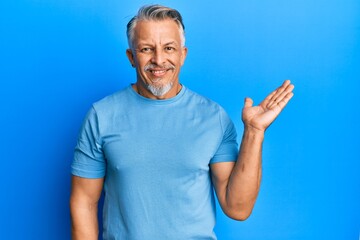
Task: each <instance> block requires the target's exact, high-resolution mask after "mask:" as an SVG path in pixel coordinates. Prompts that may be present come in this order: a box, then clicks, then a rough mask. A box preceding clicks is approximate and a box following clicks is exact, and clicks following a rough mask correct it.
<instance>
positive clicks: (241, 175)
mask: <svg viewBox="0 0 360 240" xmlns="http://www.w3.org/2000/svg"><path fill="white" fill-rule="evenodd" d="M135 39H136V40H135V41H134V42H133V49H128V50H127V51H126V54H127V56H128V58H129V61H130V63H131V65H132V66H133V67H134V68H136V73H137V82H136V84H134V85H133V88H134V90H135V91H137V92H138V93H139V94H141V95H142V96H144V97H147V98H151V99H168V98H171V97H174V96H176V94H177V93H178V92H179V91H180V89H181V85H180V83H179V73H180V68H181V66H182V65H183V64H184V61H185V58H186V54H187V49H186V48H185V47H182V46H181V38H180V31H179V28H178V26H177V25H176V23H175V22H174V21H172V20H163V21H140V22H138V24H137V25H136V27H135ZM148 64H153V65H154V66H153V67H152V68H150V71H145V70H144V68H145V66H146V65H148ZM170 64H171V65H172V66H174V68H166V67H163V66H164V65H170ZM169 82H173V86H172V88H171V89H170V90H169V92H167V93H166V94H164V95H163V96H155V95H154V94H152V93H151V92H150V91H149V90H148V89H147V88H146V84H153V85H154V86H158V87H159V86H164V85H166V84H167V83H169ZM293 89H294V86H293V85H292V84H291V83H290V81H289V80H286V81H284V83H283V84H282V85H281V86H280V87H279V88H277V89H276V90H275V91H273V92H272V93H271V94H269V95H268V96H267V97H266V98H265V99H264V100H263V101H262V102H261V103H260V104H259V105H258V106H253V101H252V100H251V98H246V99H245V103H244V107H243V110H242V121H243V123H244V133H243V137H242V142H241V146H240V150H239V154H238V159H237V162H236V163H234V162H221V163H215V164H212V165H211V166H210V168H211V177H212V181H213V185H214V188H215V191H216V195H217V197H218V199H219V203H220V205H221V208H222V209H223V211H224V212H225V214H226V215H227V216H229V217H230V218H233V219H236V220H245V219H247V218H248V217H249V216H250V214H251V212H252V209H253V207H254V204H255V201H256V198H257V195H258V192H259V188H260V181H261V161H262V160H261V157H262V143H263V140H264V133H265V131H266V129H267V128H268V127H269V126H270V124H271V123H272V122H273V121H274V120H275V119H276V117H277V116H278V115H279V114H280V112H281V111H282V110H283V109H284V107H285V106H286V105H287V103H288V102H289V100H290V99H291V98H292V97H293V93H292V91H293ZM103 183H104V179H103V178H100V179H86V178H81V177H77V176H73V177H72V193H71V197H70V209H71V218H72V237H73V239H74V240H80V239H81V240H82V239H86V240H92V239H94V240H95V239H98V232H99V230H98V222H97V209H98V201H99V198H100V195H101V191H102V187H103Z"/></svg>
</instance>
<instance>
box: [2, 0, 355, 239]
mask: <svg viewBox="0 0 360 240" xmlns="http://www.w3.org/2000/svg"><path fill="white" fill-rule="evenodd" d="M145 3H148V2H145V1H140V0H139V1H114V0H109V1H95V0H94V1H85V0H78V1H70V0H62V1H55V0H47V1H40V0H7V1H6V0H5V1H1V2H0V82H1V86H0V103H1V107H0V109H1V117H0V126H1V140H0V141H1V144H0V149H1V155H0V159H1V166H2V173H1V177H0V178H1V179H0V180H1V181H0V182H1V198H0V214H1V217H0V229H1V231H0V234H1V236H0V238H1V239H36V240H40V239H46V240H48V239H52V240H56V239H59V240H60V239H61V240H63V239H69V238H70V220H69V211H68V199H69V194H70V173H69V168H70V163H71V160H72V154H73V147H74V145H75V141H76V137H77V133H78V130H79V127H80V124H81V122H82V119H83V117H84V115H85V113H86V112H87V110H88V109H89V107H90V105H91V103H92V102H94V101H96V100H98V99H100V98H102V97H103V96H105V95H107V94H110V93H112V92H114V91H116V90H118V89H121V88H122V87H124V86H127V85H128V84H129V83H131V82H134V80H135V73H134V71H133V69H132V68H131V67H130V65H129V63H128V61H127V59H126V56H125V49H126V47H127V41H126V38H125V25H126V23H127V22H128V20H129V19H130V17H132V16H133V15H134V14H135V12H136V10H137V8H138V7H139V6H140V5H143V4H145ZM160 3H162V4H166V5H169V6H172V7H175V8H177V9H179V10H180V11H181V13H182V14H183V17H184V20H185V25H186V33H187V46H188V48H189V54H188V58H187V61H186V63H185V66H184V68H183V71H182V75H181V80H182V82H183V83H184V84H185V85H187V86H188V87H189V88H192V89H193V90H195V91H198V92H200V93H201V94H203V95H205V96H208V97H210V98H212V99H214V100H215V101H217V102H219V103H220V104H221V105H223V106H224V108H225V109H226V110H227V111H228V113H229V114H230V116H231V118H232V119H233V120H234V122H235V123H236V126H237V129H238V132H239V133H241V132H242V124H241V121H240V113H241V108H242V104H243V98H244V97H245V96H250V97H252V98H253V99H254V100H255V102H256V103H258V102H259V101H261V100H262V98H263V97H264V96H265V95H266V94H267V93H268V92H269V91H271V90H272V89H273V88H275V87H277V85H279V84H280V83H281V82H282V81H283V80H284V79H292V81H293V83H294V84H295V85H296V89H295V97H294V99H293V100H292V101H291V103H290V104H289V106H288V107H287V108H286V109H285V111H284V112H283V113H282V115H281V116H280V117H279V119H277V120H276V122H275V123H274V124H273V125H272V126H271V128H270V129H269V130H268V132H267V133H266V140H265V143H264V159H263V181H262V187H261V191H260V194H259V198H258V201H257V204H256V206H255V209H254V212H253V215H252V216H251V217H250V218H249V219H248V220H247V221H245V222H236V221H233V220H230V219H228V218H226V217H224V215H223V213H222V212H221V211H219V212H218V224H217V227H216V231H217V233H218V236H219V240H223V239H224V240H228V239H274V240H275V239H276V240H279V239H299V240H300V239H301V240H303V239H358V237H359V228H360V205H359V202H360V191H359V190H360V177H359V167H360V163H359V160H360V151H359V148H360V144H359V140H358V138H359V135H360V127H359V117H360V111H359V110H360V108H359V103H360V101H359V94H358V92H359V90H360V88H359V81H360V2H359V1H357V0H327V1H325V0H303V1H300V0H271V1H270V0H265V1H260V0H253V1H235V0H222V1H221V3H215V2H214V3H212V2H211V1H205V0H199V1H170V0H169V1H160ZM239 135H241V134H239Z"/></svg>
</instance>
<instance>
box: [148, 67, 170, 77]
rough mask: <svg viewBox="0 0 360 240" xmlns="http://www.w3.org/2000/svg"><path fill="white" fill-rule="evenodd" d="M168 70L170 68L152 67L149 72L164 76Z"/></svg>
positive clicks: (156, 75)
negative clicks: (159, 68) (157, 68)
mask: <svg viewBox="0 0 360 240" xmlns="http://www.w3.org/2000/svg"><path fill="white" fill-rule="evenodd" d="M168 70H169V69H162V70H151V69H149V70H148V72H150V73H151V74H152V75H153V76H155V77H162V76H164V75H165V74H166V72H167V71H168Z"/></svg>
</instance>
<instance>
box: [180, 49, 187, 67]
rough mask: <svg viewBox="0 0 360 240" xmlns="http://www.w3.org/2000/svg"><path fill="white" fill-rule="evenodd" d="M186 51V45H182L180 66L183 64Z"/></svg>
mask: <svg viewBox="0 0 360 240" xmlns="http://www.w3.org/2000/svg"><path fill="white" fill-rule="evenodd" d="M187 52H188V49H187V47H183V48H182V49H181V66H182V65H184V62H185V59H186V56H187Z"/></svg>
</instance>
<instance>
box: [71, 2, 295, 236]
mask: <svg viewBox="0 0 360 240" xmlns="http://www.w3.org/2000/svg"><path fill="white" fill-rule="evenodd" d="M127 27H128V28H127V36H128V41H129V49H128V50H127V51H126V54H127V56H128V58H129V61H130V63H131V65H132V66H133V67H134V68H135V69H136V74H137V81H136V83H135V84H132V85H130V86H129V87H127V88H125V89H123V90H121V91H119V92H117V93H115V94H113V95H111V96H108V97H106V98H104V99H102V100H101V101H99V102H97V103H95V104H94V105H93V107H92V109H91V110H90V111H89V113H88V115H87V117H86V119H85V121H84V124H83V127H82V130H81V132H80V136H79V139H78V143H77V146H76V149H75V157H74V162H73V164H72V174H73V178H72V193H71V200H70V203H71V217H72V235H73V239H76V240H78V239H86V240H91V239H97V238H98V221H97V207H98V206H97V203H98V200H99V197H100V195H101V192H102V190H103V186H104V192H105V200H104V209H103V238H104V239H126V240H132V239H139V240H146V239H216V236H215V234H214V232H213V228H214V225H215V205H214V196H213V190H212V189H213V187H214V189H215V192H216V196H217V198H218V200H219V203H220V205H221V208H222V210H223V211H224V212H225V214H227V215H228V216H229V217H231V218H233V219H236V220H245V219H246V218H247V217H248V216H249V215H250V213H251V211H252V209H253V207H254V204H255V200H256V197H257V194H258V191H259V186H260V179H261V148H262V142H263V139H264V132H265V130H266V128H267V127H268V126H269V125H270V124H271V123H272V122H273V121H274V119H275V118H276V117H277V116H278V114H279V113H280V112H281V110H282V109H283V108H284V107H285V105H286V104H287V102H288V101H289V100H290V99H291V97H292V96H293V93H292V90H293V88H294V86H293V85H291V84H290V81H285V82H284V83H283V85H282V86H280V87H279V88H278V89H277V90H275V91H274V92H273V93H271V94H270V95H269V96H268V97H267V98H266V99H265V100H264V101H263V102H262V103H261V104H260V105H259V106H252V100H251V99H250V98H246V99H245V104H244V108H243V113H242V120H243V122H244V133H243V138H242V143H241V147H240V151H239V152H238V146H237V143H236V132H235V128H234V125H233V123H232V122H231V120H230V119H229V117H228V116H227V114H226V113H225V111H224V110H223V109H222V108H221V107H220V106H219V105H218V104H216V103H214V102H212V101H210V100H208V99H206V98H204V97H202V96H199V95H198V94H196V93H194V92H192V91H190V90H189V89H188V88H186V87H185V86H183V85H182V84H180V82H179V72H180V68H181V66H182V65H183V64H184V61H185V58H186V54H187V48H186V47H185V36H184V25H183V22H182V18H181V16H180V14H179V13H178V12H177V11H176V10H174V9H170V8H167V7H163V6H159V5H152V6H146V7H143V8H141V9H140V10H139V12H138V15H137V16H135V17H134V18H133V19H131V20H130V22H129V24H128V26H127Z"/></svg>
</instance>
